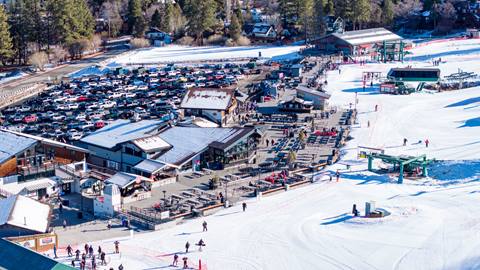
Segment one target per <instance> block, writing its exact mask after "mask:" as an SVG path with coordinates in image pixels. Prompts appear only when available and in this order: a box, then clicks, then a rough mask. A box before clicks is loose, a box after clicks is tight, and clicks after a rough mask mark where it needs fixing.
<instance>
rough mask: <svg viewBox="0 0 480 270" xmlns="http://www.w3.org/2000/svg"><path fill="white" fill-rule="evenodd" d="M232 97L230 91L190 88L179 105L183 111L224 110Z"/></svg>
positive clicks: (231, 91)
mask: <svg viewBox="0 0 480 270" xmlns="http://www.w3.org/2000/svg"><path fill="white" fill-rule="evenodd" d="M232 97H233V90H232V89H213V88H192V89H190V90H188V92H187V94H186V95H185V97H184V98H183V100H182V104H181V105H180V107H181V108H183V109H206V110H226V109H228V107H229V106H230V103H231V100H232Z"/></svg>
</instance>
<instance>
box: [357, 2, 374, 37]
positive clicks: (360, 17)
mask: <svg viewBox="0 0 480 270" xmlns="http://www.w3.org/2000/svg"><path fill="white" fill-rule="evenodd" d="M370 15H371V13H370V1H369V0H355V5H354V8H353V23H354V24H353V28H354V30H355V27H356V26H355V25H356V24H357V23H358V24H359V28H360V29H361V28H362V26H363V24H364V23H366V22H368V21H369V20H370Z"/></svg>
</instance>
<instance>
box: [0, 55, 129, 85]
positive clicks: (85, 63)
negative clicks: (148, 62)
mask: <svg viewBox="0 0 480 270" xmlns="http://www.w3.org/2000/svg"><path fill="white" fill-rule="evenodd" d="M122 52H125V51H124V50H115V51H109V52H106V53H104V54H101V55H98V56H95V57H91V58H88V59H84V60H78V61H75V62H73V63H71V64H68V65H65V66H62V67H59V68H56V69H53V70H50V71H48V72H45V73H41V74H37V75H32V76H28V77H25V78H22V79H20V80H18V81H13V82H9V83H6V84H4V85H2V86H1V87H0V91H9V92H13V91H14V90H16V89H19V88H23V87H26V86H30V85H33V84H35V83H45V82H49V81H51V80H53V79H55V78H58V79H61V78H62V77H64V76H66V75H68V74H69V73H72V72H75V71H78V70H80V69H83V68H86V67H89V66H92V65H95V64H97V63H100V62H102V61H104V60H107V59H108V58H111V57H114V56H116V55H118V54H121V53H122Z"/></svg>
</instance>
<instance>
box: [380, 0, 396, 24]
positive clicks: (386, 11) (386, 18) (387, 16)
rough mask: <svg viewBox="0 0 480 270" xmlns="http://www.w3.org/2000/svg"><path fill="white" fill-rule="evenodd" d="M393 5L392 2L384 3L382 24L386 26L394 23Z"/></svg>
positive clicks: (384, 0)
mask: <svg viewBox="0 0 480 270" xmlns="http://www.w3.org/2000/svg"><path fill="white" fill-rule="evenodd" d="M393 17H394V13H393V4H392V0H383V3H382V17H381V18H382V22H383V23H384V24H385V25H390V24H391V23H392V22H393Z"/></svg>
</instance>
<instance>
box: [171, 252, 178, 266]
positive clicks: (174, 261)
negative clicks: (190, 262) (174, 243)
mask: <svg viewBox="0 0 480 270" xmlns="http://www.w3.org/2000/svg"><path fill="white" fill-rule="evenodd" d="M172 266H178V255H177V253H175V255H173V263H172Z"/></svg>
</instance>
